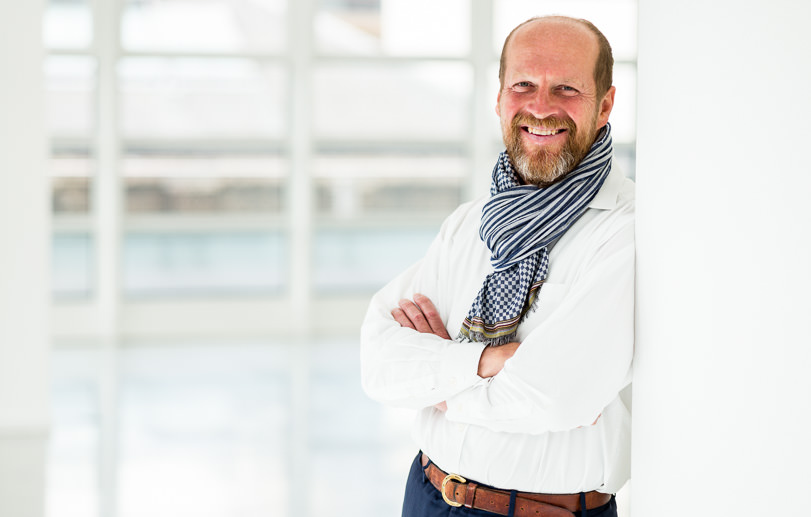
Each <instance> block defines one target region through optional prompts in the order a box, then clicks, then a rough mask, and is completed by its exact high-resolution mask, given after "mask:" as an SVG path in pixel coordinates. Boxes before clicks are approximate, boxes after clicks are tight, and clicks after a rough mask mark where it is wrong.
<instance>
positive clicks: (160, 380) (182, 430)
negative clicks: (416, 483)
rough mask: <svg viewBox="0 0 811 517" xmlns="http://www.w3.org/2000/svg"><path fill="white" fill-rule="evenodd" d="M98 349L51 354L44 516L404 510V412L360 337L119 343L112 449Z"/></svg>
mask: <svg viewBox="0 0 811 517" xmlns="http://www.w3.org/2000/svg"><path fill="white" fill-rule="evenodd" d="M104 361H105V360H104V358H103V357H102V354H101V353H100V351H99V350H98V349H92V348H64V349H57V350H56V351H55V352H54V354H53V367H52V372H53V379H54V381H53V389H52V405H53V408H54V409H53V432H52V439H51V447H50V455H49V458H50V461H49V481H48V490H47V492H48V497H47V516H48V517H102V516H101V515H100V513H101V512H100V508H103V507H105V503H104V502H103V500H102V495H104V496H105V497H107V498H109V497H110V495H109V494H111V493H112V494H115V499H116V500H115V502H114V505H113V506H114V507H115V508H116V515H115V517H136V516H137V517H143V516H147V515H148V516H150V517H163V516H166V517H170V516H171V517H178V516H192V515H193V516H195V517H253V516H256V517H259V516H262V517H267V516H274V517H287V516H289V517H306V516H315V515H318V516H336V517H339V516H340V517H345V516H348V515H367V516H370V517H371V516H382V515H392V516H394V515H398V514H399V508H400V505H401V502H402V489H403V485H404V480H405V476H406V474H407V471H408V467H409V464H410V461H411V459H412V457H413V455H414V454H415V452H416V450H415V449H414V446H413V445H412V444H411V441H410V438H409V429H410V421H411V417H412V413H411V412H410V411H406V410H391V409H387V408H384V407H383V406H381V405H379V404H377V403H375V402H373V401H371V400H369V399H368V398H366V396H365V395H364V393H363V392H362V390H361V388H360V383H359V365H358V349H357V343H354V342H351V341H345V342H321V343H314V344H281V343H280V344H269V343H256V344H236V345H232V344H228V345H222V344H218V345H197V344H191V345H190V344H182V345H176V344H151V345H148V346H143V345H135V346H127V347H124V348H121V349H119V351H118V352H117V353H116V359H115V361H114V362H113V363H112V364H116V365H117V367H116V368H115V369H116V370H117V373H116V375H115V376H114V377H115V379H116V380H115V381H114V382H113V385H115V386H117V390H115V391H116V393H115V397H114V400H116V401H117V402H116V404H115V406H114V407H115V411H108V412H109V413H113V419H112V421H113V422H115V424H114V426H113V428H114V429H115V430H114V431H112V432H113V433H114V439H113V440H112V442H113V443H114V444H115V446H114V449H113V450H114V452H113V453H112V454H111V453H110V452H109V451H108V452H107V453H106V456H105V455H104V453H103V452H102V451H104V450H105V449H104V447H103V446H102V444H103V443H104V442H105V440H104V438H105V437H104V436H102V435H103V433H110V432H111V431H109V429H110V425H109V424H104V422H109V421H110V419H109V418H108V416H107V415H104V411H103V410H102V409H101V407H103V406H104V403H103V402H100V401H103V400H109V394H104V393H102V391H103V388H102V385H103V382H105V381H104V379H105V378H106V379H109V378H110V376H109V372H107V371H104V370H105V366H104ZM108 366H109V365H108ZM106 369H110V368H109V367H108V368H106ZM105 375H106V376H107V377H105ZM108 407H109V406H108ZM101 472H114V473H115V474H114V476H110V477H115V478H117V479H110V477H108V476H102V475H101V474H100V473H101ZM107 504H109V503H107ZM104 517H109V516H104Z"/></svg>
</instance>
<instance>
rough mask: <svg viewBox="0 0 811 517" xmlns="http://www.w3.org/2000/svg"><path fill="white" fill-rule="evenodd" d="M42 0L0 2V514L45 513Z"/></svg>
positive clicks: (45, 190) (45, 206)
mask: <svg viewBox="0 0 811 517" xmlns="http://www.w3.org/2000/svg"><path fill="white" fill-rule="evenodd" d="M41 25H42V5H41V4H40V3H38V2H2V3H0V515H4V516H5V515H8V516H14V517H29V516H30V517H39V516H41V515H42V513H43V494H44V490H43V486H44V468H45V467H44V461H45V454H44V451H45V443H46V438H47V434H46V433H47V419H48V404H47V390H48V381H47V364H48V339H49V336H48V328H49V327H48V316H47V314H48V307H49V304H50V297H49V289H48V286H49V281H48V271H49V263H48V242H49V238H50V231H49V205H48V184H47V181H46V175H45V166H46V161H45V155H46V143H45V129H44V119H43V106H42V98H43V97H42V33H41Z"/></svg>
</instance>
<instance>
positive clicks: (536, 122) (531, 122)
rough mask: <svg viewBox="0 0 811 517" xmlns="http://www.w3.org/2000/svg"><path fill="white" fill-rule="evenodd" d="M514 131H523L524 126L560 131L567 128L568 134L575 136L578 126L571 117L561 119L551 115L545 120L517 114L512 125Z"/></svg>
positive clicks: (520, 113)
mask: <svg viewBox="0 0 811 517" xmlns="http://www.w3.org/2000/svg"><path fill="white" fill-rule="evenodd" d="M510 125H512V127H513V129H515V130H518V129H521V127H522V126H532V127H538V128H542V129H559V128H565V129H566V130H567V131H568V132H570V133H572V134H574V133H576V132H577V126H576V125H575V123H574V120H572V119H571V118H569V117H565V118H561V117H556V116H554V115H550V116H548V117H544V118H538V117H535V116H533V115H530V114H529V113H527V112H519V113H516V114H515V116H514V117H513V119H512V122H511V124H510Z"/></svg>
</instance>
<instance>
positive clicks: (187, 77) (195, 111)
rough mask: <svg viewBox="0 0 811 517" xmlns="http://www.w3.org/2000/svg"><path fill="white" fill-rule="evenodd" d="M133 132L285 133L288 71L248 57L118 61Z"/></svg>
mask: <svg viewBox="0 0 811 517" xmlns="http://www.w3.org/2000/svg"><path fill="white" fill-rule="evenodd" d="M119 72H120V75H121V97H122V98H121V102H122V105H121V107H122V114H121V116H122V129H123V133H124V136H125V137H128V138H146V139H159V138H230V139H236V138H266V137H273V138H281V137H283V136H284V135H285V134H286V130H287V127H286V111H285V105H284V90H285V88H284V81H285V74H284V72H283V70H282V68H281V67H280V66H278V65H273V64H269V63H262V62H257V61H252V60H248V59H220V58H211V59H202V58H200V59H180V58H178V59H173V58H130V59H124V60H122V62H121V65H120V67H119Z"/></svg>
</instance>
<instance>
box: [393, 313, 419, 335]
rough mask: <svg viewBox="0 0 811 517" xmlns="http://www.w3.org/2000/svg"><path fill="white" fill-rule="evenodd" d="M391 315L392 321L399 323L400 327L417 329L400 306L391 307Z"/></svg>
mask: <svg viewBox="0 0 811 517" xmlns="http://www.w3.org/2000/svg"><path fill="white" fill-rule="evenodd" d="M391 315H392V317H394V321H396V322H397V323H399V324H400V326H401V327H406V328H410V329H413V330H417V329H415V328H414V324H413V323H411V320H409V319H408V316H406V315H405V313H404V312H403V310H402V309H400V308H396V309H392V311H391Z"/></svg>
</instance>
